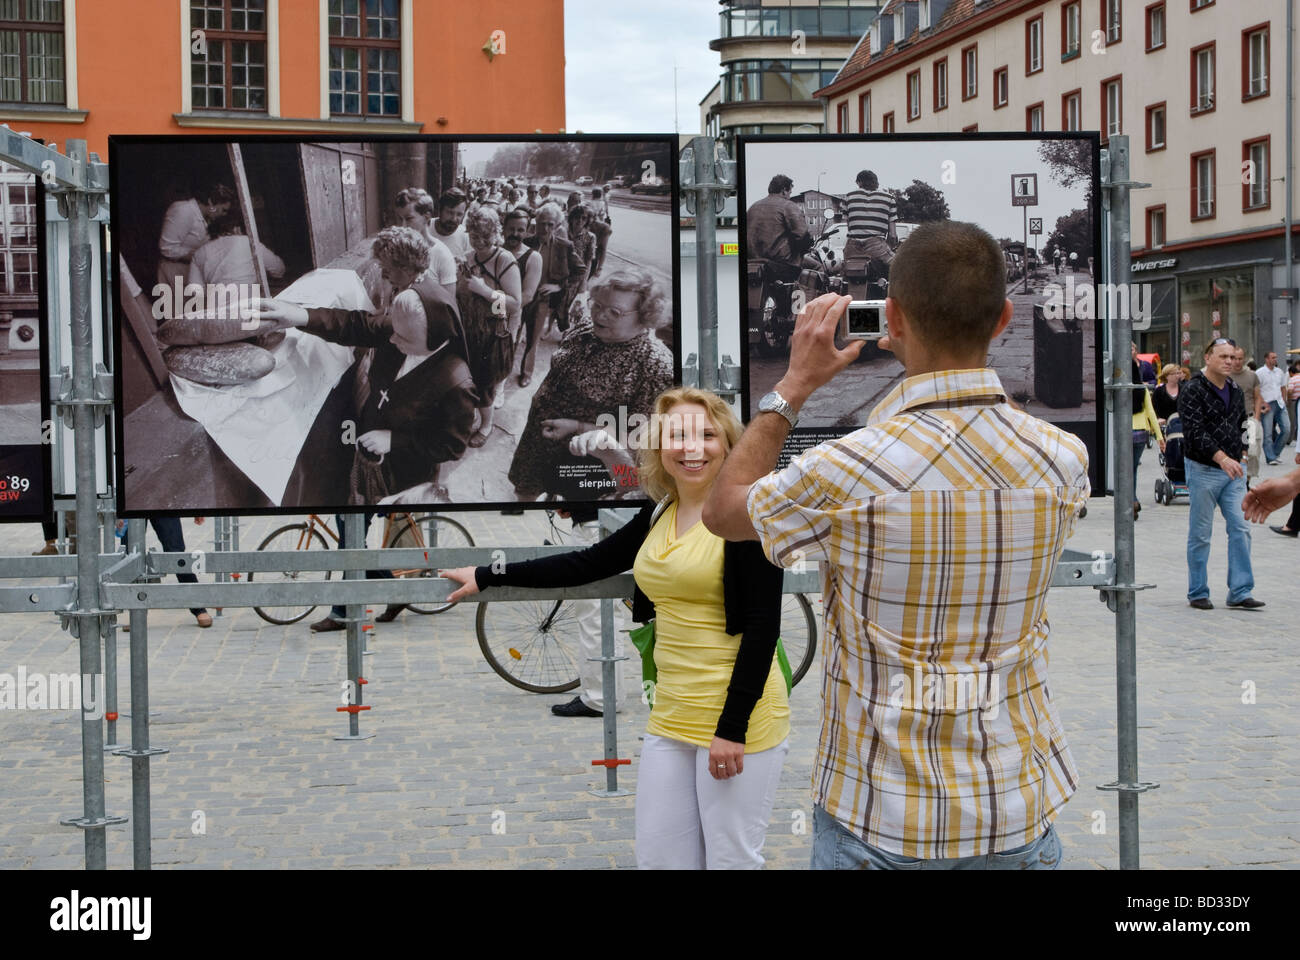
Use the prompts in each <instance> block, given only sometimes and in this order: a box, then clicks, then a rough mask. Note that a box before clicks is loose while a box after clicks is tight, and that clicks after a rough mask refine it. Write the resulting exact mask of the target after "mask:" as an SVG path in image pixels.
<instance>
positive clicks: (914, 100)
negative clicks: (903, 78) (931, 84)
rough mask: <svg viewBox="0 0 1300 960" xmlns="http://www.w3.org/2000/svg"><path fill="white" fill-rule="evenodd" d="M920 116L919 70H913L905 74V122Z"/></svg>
mask: <svg viewBox="0 0 1300 960" xmlns="http://www.w3.org/2000/svg"><path fill="white" fill-rule="evenodd" d="M920 116H921V71H920V70H913V71H912V72H911V73H909V74H908V75H907V122H908V123H911V122H912V121H913V120H916V119H918V118H919V117H920Z"/></svg>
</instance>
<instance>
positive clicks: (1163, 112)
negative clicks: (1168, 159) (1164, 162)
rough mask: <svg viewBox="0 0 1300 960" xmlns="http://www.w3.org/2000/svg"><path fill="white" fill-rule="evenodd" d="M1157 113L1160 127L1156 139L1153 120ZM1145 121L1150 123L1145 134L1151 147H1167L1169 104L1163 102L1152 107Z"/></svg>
mask: <svg viewBox="0 0 1300 960" xmlns="http://www.w3.org/2000/svg"><path fill="white" fill-rule="evenodd" d="M1157 115H1159V117H1160V127H1161V131H1160V139H1159V140H1157V139H1156V136H1155V121H1156V116H1157ZM1147 123H1148V124H1149V125H1150V129H1148V130H1147V136H1148V137H1149V138H1150V140H1151V149H1152V150H1159V149H1160V148H1161V147H1168V146H1169V105H1168V104H1165V105H1164V106H1163V107H1156V108H1154V109H1153V110H1152V111H1151V112H1150V113H1149V114H1147Z"/></svg>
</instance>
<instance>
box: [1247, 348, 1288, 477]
mask: <svg viewBox="0 0 1300 960" xmlns="http://www.w3.org/2000/svg"><path fill="white" fill-rule="evenodd" d="M1255 376H1257V377H1258V378H1259V399H1260V401H1261V402H1262V403H1263V405H1264V409H1263V413H1264V417H1263V427H1264V459H1265V460H1267V461H1268V462H1269V465H1270V466H1277V465H1278V464H1279V463H1281V462H1282V461H1281V459H1280V458H1281V456H1282V448H1283V447H1285V446H1286V442H1287V438H1288V437H1289V436H1290V434H1291V423H1290V421H1289V420H1287V416H1286V401H1287V389H1288V381H1287V375H1286V371H1285V370H1283V369H1282V368H1281V367H1279V366H1278V365H1277V353H1276V352H1275V351H1273V350H1270V351H1269V352H1268V353H1267V354H1265V355H1264V366H1262V367H1260V368H1259V369H1258V370H1256V371H1255Z"/></svg>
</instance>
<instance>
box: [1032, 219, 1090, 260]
mask: <svg viewBox="0 0 1300 960" xmlns="http://www.w3.org/2000/svg"><path fill="white" fill-rule="evenodd" d="M1043 249H1044V250H1057V249H1060V250H1063V251H1067V252H1069V253H1077V254H1078V255H1079V258H1078V261H1076V263H1077V262H1082V266H1083V267H1084V268H1086V267H1087V265H1088V257H1089V256H1091V254H1092V216H1091V215H1090V213H1089V211H1088V209H1087V208H1086V207H1085V208H1083V209H1081V210H1074V211H1072V212H1070V213H1067V214H1066V215H1065V216H1063V217H1059V218H1057V221H1056V228H1055V229H1054V230H1053V231H1052V232H1051V234H1050V235H1049V236H1048V238H1047V245H1046V246H1045V247H1044V248H1043Z"/></svg>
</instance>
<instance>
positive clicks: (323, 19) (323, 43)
mask: <svg viewBox="0 0 1300 960" xmlns="http://www.w3.org/2000/svg"><path fill="white" fill-rule="evenodd" d="M267 2H268V4H270V3H273V2H278V0H267ZM329 15H330V10H329V0H320V23H319V25H318V29H319V31H320V117H321V119H322V120H335V121H341V122H345V123H346V122H349V121H352V122H355V121H357V120H359V119H360V118H359V117H333V116H331V114H330V75H329V69H330V26H329V24H330V21H329ZM401 16H402V117H401V119H402V122H403V123H414V122H415V19H414V18H415V4H414V0H402V14H401ZM268 59H269V57H268ZM277 105H278V100H277ZM386 119H391V118H386Z"/></svg>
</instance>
